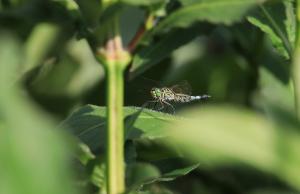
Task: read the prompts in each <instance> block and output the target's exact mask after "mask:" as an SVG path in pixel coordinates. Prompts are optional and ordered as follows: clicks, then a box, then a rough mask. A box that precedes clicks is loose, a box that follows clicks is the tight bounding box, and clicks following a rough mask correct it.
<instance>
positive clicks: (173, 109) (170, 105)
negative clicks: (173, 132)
mask: <svg viewBox="0 0 300 194" xmlns="http://www.w3.org/2000/svg"><path fill="white" fill-rule="evenodd" d="M162 102H163V103H164V104H167V105H168V106H169V107H171V108H172V111H173V114H175V108H174V106H173V105H172V104H170V103H168V102H166V101H165V100H163V101H162Z"/></svg>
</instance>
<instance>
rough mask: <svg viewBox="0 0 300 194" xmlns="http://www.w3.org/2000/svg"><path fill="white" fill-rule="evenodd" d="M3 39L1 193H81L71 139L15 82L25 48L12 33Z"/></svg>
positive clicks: (0, 63) (0, 53)
mask: <svg viewBox="0 0 300 194" xmlns="http://www.w3.org/2000/svg"><path fill="white" fill-rule="evenodd" d="M0 38H1V40H0V42H1V45H0V72H1V76H0V77H1V78H0V79H1V80H0V82H1V83H0V90H1V93H0V110H1V114H0V123H3V124H2V125H1V124H0V127H1V129H0V131H1V136H0V158H1V160H0V171H1V173H0V180H1V181H0V193H5V194H24V193H31V194H40V193H44V194H53V193H57V194H71V193H72V194H74V193H77V191H76V190H77V189H76V187H75V186H74V185H72V184H71V179H70V165H69V164H68V163H67V160H68V157H67V156H69V153H70V149H69V148H70V145H69V144H68V141H67V139H68V138H66V136H65V134H63V133H60V132H59V131H58V130H57V129H55V128H56V127H55V126H54V125H53V123H52V122H51V121H50V120H49V118H48V117H47V116H46V115H45V114H44V113H43V112H41V111H40V110H39V109H38V108H37V107H36V106H35V105H34V104H33V103H32V102H31V101H30V100H29V99H28V97H27V96H26V95H24V94H23V93H22V92H20V88H19V87H18V85H17V83H14V82H11V77H12V76H14V75H15V74H16V72H17V69H18V68H19V67H20V66H19V65H20V62H21V58H20V56H22V51H21V49H20V45H19V44H18V42H17V41H15V39H14V38H13V37H12V36H9V35H7V34H3V33H2V34H1V36H0Z"/></svg>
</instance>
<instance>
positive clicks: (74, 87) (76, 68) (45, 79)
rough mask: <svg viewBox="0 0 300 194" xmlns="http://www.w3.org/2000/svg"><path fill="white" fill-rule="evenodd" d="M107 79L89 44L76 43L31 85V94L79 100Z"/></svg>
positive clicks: (48, 65)
mask: <svg viewBox="0 0 300 194" xmlns="http://www.w3.org/2000/svg"><path fill="white" fill-rule="evenodd" d="M103 77H104V70H103V69H102V67H101V66H100V65H99V63H98V62H97V61H96V60H95V57H94V55H93V53H92V51H91V48H90V47H89V45H88V43H87V41H86V40H80V41H78V40H72V41H70V42H69V43H68V44H66V51H63V52H61V53H60V54H59V58H51V59H50V60H48V61H47V63H45V64H44V65H43V66H42V67H41V68H40V69H39V71H38V72H36V74H35V77H34V80H32V81H31V83H30V88H31V91H34V92H35V93H36V94H39V95H40V96H42V97H45V96H50V97H70V98H76V97H79V96H81V95H83V94H85V93H86V92H87V91H88V90H90V89H91V88H92V87H93V86H95V84H96V83H98V82H99V81H100V80H101V79H103Z"/></svg>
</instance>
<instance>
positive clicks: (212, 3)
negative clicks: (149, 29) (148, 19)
mask: <svg viewBox="0 0 300 194" xmlns="http://www.w3.org/2000/svg"><path fill="white" fill-rule="evenodd" d="M262 2H263V0H261V1H257V0H203V1H200V2H199V1H198V2H197V3H193V4H191V5H187V6H185V7H182V8H181V9H178V10H176V11H175V12H173V13H171V14H170V15H169V16H168V17H167V18H166V19H164V20H163V21H162V22H161V23H160V24H159V25H158V26H157V27H156V30H157V31H166V30H168V29H170V28H174V27H188V26H190V25H191V24H193V23H195V22H198V21H208V22H211V23H222V24H226V25H230V24H232V23H234V22H237V21H240V20H241V19H242V17H243V16H244V15H245V14H246V13H247V12H248V11H249V10H250V9H251V8H254V7H255V6H256V5H258V4H259V3H262Z"/></svg>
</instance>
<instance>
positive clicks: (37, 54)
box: [22, 23, 70, 73]
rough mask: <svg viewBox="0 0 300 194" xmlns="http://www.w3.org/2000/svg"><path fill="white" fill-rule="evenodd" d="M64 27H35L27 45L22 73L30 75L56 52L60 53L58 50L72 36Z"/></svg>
mask: <svg viewBox="0 0 300 194" xmlns="http://www.w3.org/2000/svg"><path fill="white" fill-rule="evenodd" d="M66 26H67V25H66ZM66 26H64V27H66ZM64 27H63V26H59V25H57V24H50V23H40V24H38V25H37V26H35V28H34V29H33V31H32V33H31V35H30V37H29V38H28V40H27V42H26V44H25V48H24V49H25V56H24V62H23V67H22V73H28V72H29V71H30V70H32V69H34V68H36V67H38V66H41V65H43V64H44V63H45V61H46V60H47V59H48V58H49V56H50V54H52V53H53V51H54V50H55V52H58V49H61V48H62V47H63V46H64V45H63V44H64V43H65V42H66V39H67V38H69V36H70V34H69V33H67V31H66V29H65V28H64Z"/></svg>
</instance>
